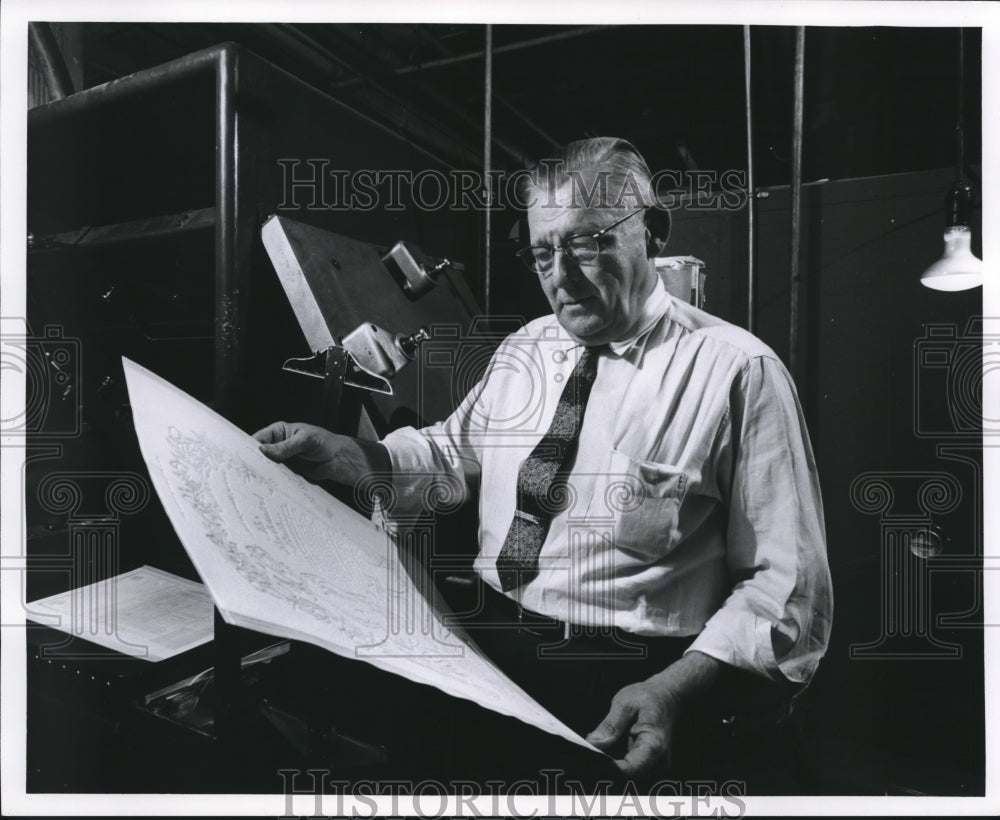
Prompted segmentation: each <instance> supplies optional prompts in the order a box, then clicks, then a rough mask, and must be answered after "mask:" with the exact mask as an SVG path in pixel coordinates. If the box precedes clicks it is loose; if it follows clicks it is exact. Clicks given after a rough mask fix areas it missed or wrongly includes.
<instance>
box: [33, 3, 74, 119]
mask: <svg viewBox="0 0 1000 820" xmlns="http://www.w3.org/2000/svg"><path fill="white" fill-rule="evenodd" d="M28 41H29V43H30V45H31V48H32V50H34V52H35V53H36V54H37V55H38V59H39V60H40V61H41V66H40V68H41V71H42V76H43V77H44V78H45V85H46V86H47V87H48V89H49V96H50V97H52V99H53V100H61V99H63V98H64V97H68V96H69V95H70V94H72V93H73V92H74V91H75V89H74V88H73V78H72V77H70V75H69V69H68V68H67V67H66V61H65V60H64V59H63V56H62V51H61V50H60V49H59V43H58V42H56V36H55V34H53V32H52V26H50V25H49V24H48V23H41V22H39V23H35V22H32V23H28Z"/></svg>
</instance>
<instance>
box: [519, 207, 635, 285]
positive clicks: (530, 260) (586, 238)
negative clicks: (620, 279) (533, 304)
mask: <svg viewBox="0 0 1000 820" xmlns="http://www.w3.org/2000/svg"><path fill="white" fill-rule="evenodd" d="M645 210H646V206H645V205H643V206H642V207H641V208H636V209H635V210H634V211H632V212H630V213H627V214H625V216H623V217H622V218H621V219H617V220H615V221H614V222H612V223H611V224H610V225H608V226H607V227H606V228H601V230H599V231H598V232H597V233H589V234H576V235H574V236H567V237H566V239H564V240H563V244H562V245H556V246H555V247H550V246H549V245H532V246H531V247H530V248H521V250H519V251H518V252H517V255H518V257H520V259H521V261H522V262H524V264H525V265H527V267H528V270H530V271H532V272H533V273H537V274H538V275H539V276H541V277H542V278H543V279H548V278H549V277H550V276H551V275H552V263H553V262H555V258H556V251H562V252H563V253H564V254H566V255H567V256H568V257H569V258H570V259H572V260H573V261H574V262H576V264H578V265H589V264H590V263H591V262H593V261H594V260H595V259H597V257H598V255H599V254H600V252H601V246H600V245H599V244H598V242H597V240H598V239H600V238H601V237H602V236H604V234H606V233H607V232H608V231H610V230H611V229H612V228H616V227H618V226H619V225H621V224H622V222H624V221H625V220H626V219H630V218H632V217H633V216H635V215H636V214H639V213H642V212H643V211H645Z"/></svg>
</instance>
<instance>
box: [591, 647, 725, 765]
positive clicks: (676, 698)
mask: <svg viewBox="0 0 1000 820" xmlns="http://www.w3.org/2000/svg"><path fill="white" fill-rule="evenodd" d="M720 666H721V663H720V662H719V661H717V660H715V659H714V658H711V657H709V656H708V655H703V654H702V653H700V652H688V653H687V654H686V655H684V656H683V657H681V658H680V659H679V660H678V661H676V662H675V663H672V664H671V665H670V666H668V667H667V668H666V669H665V670H663V671H662V672H660V673H658V674H656V675H653V677H651V678H649V679H648V680H645V681H642V682H640V683H632V684H629V685H628V686H626V687H624V688H623V689H621V690H620V691H619V692H618V693H617V694H616V695H615V696H614V699H613V700H612V701H611V710H610V711H609V712H608V715H607V717H605V718H604V720H602V721H601V723H600V725H599V726H598V727H597V728H596V729H595V730H594V731H593V732H591V733H590V734H589V735H588V736H587V740H588V741H590V742H591V743H593V744H594V745H595V746H597V747H598V748H599V749H602V750H605V751H610V750H612V749H614V747H616V746H618V745H619V744H620V743H621V742H622V741H623V740H625V738H626V737H627V738H628V746H627V752H626V754H625V756H624V757H623V758H621V759H618V760H615V763H616V764H617V766H618V768H619V769H621V770H622V771H623V772H624V773H625V774H627V775H646V774H650V773H651V772H653V771H654V770H655V769H656V768H658V767H660V766H669V765H670V762H671V740H672V736H673V729H674V722H675V721H676V720H677V717H678V715H679V714H680V711H681V709H682V708H683V706H684V704H685V702H687V701H689V700H690V699H691V698H692V697H694V696H696V694H697V693H698V692H699V691H704V690H705V689H707V688H708V687H709V686H711V684H712V683H713V682H714V681H715V678H716V677H717V675H718V673H719V667H720Z"/></svg>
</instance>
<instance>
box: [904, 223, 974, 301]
mask: <svg viewBox="0 0 1000 820" xmlns="http://www.w3.org/2000/svg"><path fill="white" fill-rule="evenodd" d="M971 242H972V231H971V230H969V228H967V227H966V226H964V225H954V226H952V227H950V228H946V229H945V232H944V255H943V256H942V257H941V258H940V259H938V261H937V262H935V263H934V264H933V265H931V266H930V267H929V268H928V269H927V270H925V271H924V272H923V275H922V276H921V277H920V282H921V284H923V285H925V286H926V287H929V288H933V289H934V290H968V289H969V288H975V287H979V286H980V285H982V284H983V260H982V259H980V258H979V257H978V256H976V255H975V254H974V253H973V252H972V249H971V247H970V245H971Z"/></svg>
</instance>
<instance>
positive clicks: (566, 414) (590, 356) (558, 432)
mask: <svg viewBox="0 0 1000 820" xmlns="http://www.w3.org/2000/svg"><path fill="white" fill-rule="evenodd" d="M601 349H602V348H591V347H585V348H584V349H583V353H582V354H581V355H580V360H579V361H578V362H577V363H576V367H575V368H573V372H572V373H571V374H570V377H569V380H568V381H567V382H566V387H565V388H563V392H562V395H561V396H560V397H559V403H558V404H557V405H556V412H555V415H554V416H553V417H552V424H551V425H550V426H549V430H548V432H547V433H546V434H545V435H544V436H542V440H541V441H539V442H538V444H537V445H535V449H534V450H532V451H531V455H529V456H528V457H527V458H526V459H525V460H524V461H522V462H521V466H520V467H519V468H518V471H517V509H516V510H515V511H514V520H513V521H512V522H511V524H510V529H509V530H508V531H507V537H506V538H505V539H504V542H503V547H502V548H501V549H500V554H499V555H498V556H497V573H498V574H499V576H500V586H501V587H502V588H503V591H504V592H507V591H508V590H511V589H514V588H515V587H519V586H523V585H524V584H527V583H528V582H529V581H531V580H532V579H533V578H534V577H535V576H536V575H538V554H539V553H540V552H541V551H542V543H543V542H544V541H545V536H546V535H548V532H549V524H550V523H551V520H552V515H553V513H556V512H558V511H559V510H560V508H561V503H562V502H564V501H565V498H566V491H565V489H564V481H565V479H564V478H563V476H562V472H563V470H564V469H565V468H566V467H567V466H568V465H569V462H570V461H571V460H572V458H573V455H574V454H575V452H576V445H577V442H578V440H579V438H580V427H581V426H582V425H583V412H584V410H585V409H586V407H587V399H588V398H590V388H591V387H593V385H594V377H595V375H596V374H597V356H598V353H599V351H600V350H601ZM561 485H563V489H560V486H561Z"/></svg>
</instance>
